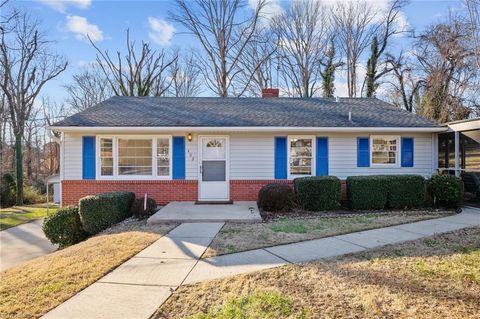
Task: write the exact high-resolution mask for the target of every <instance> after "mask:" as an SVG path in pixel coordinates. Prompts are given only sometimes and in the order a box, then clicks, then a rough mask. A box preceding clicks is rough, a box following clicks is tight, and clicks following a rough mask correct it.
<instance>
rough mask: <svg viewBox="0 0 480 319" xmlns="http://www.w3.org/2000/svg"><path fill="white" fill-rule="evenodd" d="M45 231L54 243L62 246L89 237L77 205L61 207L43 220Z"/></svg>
mask: <svg viewBox="0 0 480 319" xmlns="http://www.w3.org/2000/svg"><path fill="white" fill-rule="evenodd" d="M43 232H44V233H45V236H47V238H48V239H49V240H50V241H51V242H52V244H59V245H60V247H65V246H69V245H73V244H76V243H78V242H80V241H82V240H84V239H85V238H87V237H88V234H87V232H85V230H84V229H83V227H82V223H81V222H80V215H79V214H78V207H77V206H69V207H64V208H60V209H59V210H58V211H57V212H56V213H55V214H53V215H51V216H48V217H47V218H45V220H44V221H43Z"/></svg>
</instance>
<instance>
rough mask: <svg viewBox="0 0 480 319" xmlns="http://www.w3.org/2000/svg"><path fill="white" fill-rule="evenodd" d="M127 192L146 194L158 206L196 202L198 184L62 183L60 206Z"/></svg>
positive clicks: (142, 182)
mask: <svg viewBox="0 0 480 319" xmlns="http://www.w3.org/2000/svg"><path fill="white" fill-rule="evenodd" d="M113 191H129V192H134V193H135V195H136V196H138V197H143V196H144V194H145V193H148V196H149V197H152V198H153V199H155V201H156V202H157V203H158V204H162V205H163V204H166V203H169V202H172V201H196V200H197V199H198V195H197V194H198V183H197V181H194V180H168V181H159V180H156V181H97V180H79V181H62V206H68V205H77V204H78V200H79V199H80V198H82V197H84V196H87V195H95V194H98V193H104V192H113Z"/></svg>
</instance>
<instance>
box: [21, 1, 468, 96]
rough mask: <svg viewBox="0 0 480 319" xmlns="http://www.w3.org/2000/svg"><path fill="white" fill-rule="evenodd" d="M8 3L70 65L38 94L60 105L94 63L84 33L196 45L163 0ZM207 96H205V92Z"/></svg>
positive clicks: (429, 13)
mask: <svg viewBox="0 0 480 319" xmlns="http://www.w3.org/2000/svg"><path fill="white" fill-rule="evenodd" d="M332 1H333V0H332ZM377 1H378V0H377ZM382 1H383V0H382ZM277 3H278V5H280V6H282V7H286V6H287V5H288V1H278V0H277ZM12 5H14V6H18V7H24V8H25V9H26V10H28V11H30V12H31V13H32V14H34V15H35V16H38V17H39V18H40V19H41V21H42V24H43V27H44V30H45V31H46V33H47V35H48V38H49V39H51V40H54V41H55V44H54V46H55V49H56V50H57V52H58V53H60V54H63V55H64V56H65V57H66V58H67V59H68V61H69V67H68V69H67V71H66V72H65V73H63V74H62V75H61V76H59V77H58V78H57V79H56V80H54V81H52V82H50V83H49V84H48V85H47V86H46V87H45V89H44V91H43V94H46V95H49V96H50V97H52V98H53V99H55V100H57V101H59V102H60V101H61V100H62V99H63V98H64V97H65V92H64V90H63V88H62V84H64V83H67V82H69V81H70V79H71V76H72V74H75V73H76V72H78V71H79V70H80V69H81V68H82V66H84V65H85V64H86V63H91V62H92V61H94V60H95V50H94V49H93V48H92V46H91V44H90V43H88V41H86V40H85V37H84V34H85V32H88V33H89V34H90V35H91V37H92V38H94V39H96V44H97V45H98V46H99V47H100V48H102V49H108V50H110V51H111V52H115V51H117V50H119V49H120V50H124V48H125V30H126V29H127V28H128V29H130V34H131V37H132V39H135V40H136V41H138V42H140V41H141V40H145V41H150V42H153V46H154V47H155V48H157V49H159V50H160V49H162V48H165V49H171V48H176V47H178V48H181V49H189V48H192V47H195V46H196V45H197V44H196V41H195V39H194V38H192V36H190V35H188V34H184V33H181V27H180V26H179V25H176V24H175V23H173V22H171V21H169V20H168V11H169V10H171V9H172V3H171V1H168V0H163V1H123V0H116V1H106V0H68V1H55V0H38V1H34V0H31V1H20V0H17V1H13V2H12ZM459 6H460V3H459V1H433V0H428V1H415V0H412V1H411V2H410V4H408V5H407V6H406V7H405V9H404V15H405V17H406V20H407V22H408V24H409V26H411V27H413V28H415V29H416V30H417V32H419V31H422V30H423V29H424V28H425V27H426V26H427V25H429V24H431V23H434V22H436V21H438V20H439V19H441V17H445V16H446V15H448V12H449V9H452V10H455V9H457V8H458V7H459ZM393 45H394V47H393V48H392V50H400V49H405V50H408V48H409V46H410V43H409V42H408V41H407V40H406V39H404V38H401V37H397V38H396V39H395V40H394V44H393ZM206 95H210V93H209V92H206Z"/></svg>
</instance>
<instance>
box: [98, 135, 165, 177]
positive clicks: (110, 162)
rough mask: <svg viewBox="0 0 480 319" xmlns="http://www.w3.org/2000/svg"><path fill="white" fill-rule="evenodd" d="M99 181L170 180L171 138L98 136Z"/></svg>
mask: <svg viewBox="0 0 480 319" xmlns="http://www.w3.org/2000/svg"><path fill="white" fill-rule="evenodd" d="M97 145H98V146H97V154H99V155H98V156H97V172H98V173H97V178H98V179H116V178H118V179H170V178H171V176H172V156H171V153H172V137H171V136H98V137H97Z"/></svg>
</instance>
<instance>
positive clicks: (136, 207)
mask: <svg viewBox="0 0 480 319" xmlns="http://www.w3.org/2000/svg"><path fill="white" fill-rule="evenodd" d="M156 211H157V202H156V201H155V200H154V199H153V198H150V197H148V198H147V209H146V210H145V209H144V199H143V198H136V199H135V200H134V201H133V204H132V207H131V208H130V214H131V215H132V216H133V217H136V218H146V217H148V216H151V215H153V214H154V213H155V212H156Z"/></svg>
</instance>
